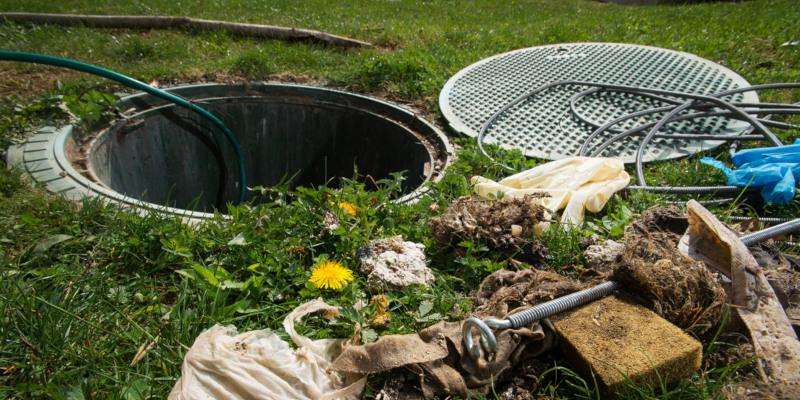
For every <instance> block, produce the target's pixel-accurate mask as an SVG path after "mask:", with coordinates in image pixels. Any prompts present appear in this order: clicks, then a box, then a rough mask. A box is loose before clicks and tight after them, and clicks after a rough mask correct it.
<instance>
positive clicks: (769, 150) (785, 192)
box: [700, 139, 800, 205]
mask: <svg viewBox="0 0 800 400" xmlns="http://www.w3.org/2000/svg"><path fill="white" fill-rule="evenodd" d="M732 159H733V165H734V166H735V167H736V170H733V169H731V168H728V167H727V166H725V164H723V163H722V162H721V161H719V160H715V159H713V158H711V157H703V159H701V160H700V162H702V163H703V164H707V165H710V166H712V167H715V168H717V169H719V170H722V172H724V173H725V175H727V176H728V185H729V186H738V187H748V186H751V187H760V188H761V197H763V198H764V200H765V201H767V202H770V203H776V204H780V205H784V204H788V203H789V202H790V201H792V199H794V195H795V186H796V185H797V180H798V179H800V139H798V140H797V141H795V144H793V145H790V146H781V147H764V148H758V149H747V150H741V151H738V152H737V153H736V154H734V155H733V157H732Z"/></svg>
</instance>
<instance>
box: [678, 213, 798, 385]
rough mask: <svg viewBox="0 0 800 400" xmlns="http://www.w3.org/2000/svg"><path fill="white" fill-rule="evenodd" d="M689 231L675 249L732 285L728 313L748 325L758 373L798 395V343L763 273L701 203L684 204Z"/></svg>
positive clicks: (767, 380)
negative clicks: (730, 305) (708, 268)
mask: <svg viewBox="0 0 800 400" xmlns="http://www.w3.org/2000/svg"><path fill="white" fill-rule="evenodd" d="M687 211H688V213H689V229H688V231H687V232H686V235H685V236H684V237H683V238H682V239H681V243H680V246H679V248H680V250H681V251H682V252H684V254H687V255H689V256H691V257H693V258H695V259H697V260H700V261H703V262H704V263H706V265H707V266H709V267H711V268H713V269H715V270H717V271H719V272H720V273H722V274H724V275H726V276H727V277H729V278H730V279H731V280H732V281H733V285H732V292H733V293H732V295H730V296H728V297H729V298H732V299H733V303H734V304H735V305H736V306H737V307H734V308H733V310H735V312H736V313H737V314H738V316H739V317H740V318H741V320H742V321H743V322H744V324H745V325H746V326H747V329H748V331H749V332H750V336H751V337H752V340H753V347H754V349H755V353H756V356H757V357H758V359H759V360H758V361H759V362H758V364H757V366H758V370H759V373H760V375H761V378H762V379H763V381H764V383H767V384H769V385H770V387H775V388H777V387H783V388H784V389H785V388H794V389H793V390H794V392H793V393H794V395H795V396H790V397H791V398H798V397H796V396H799V395H800V342H798V340H797V335H796V334H795V331H794V329H793V328H792V325H791V324H790V322H789V319H788V318H787V316H786V313H785V312H784V309H783V307H782V306H781V303H780V302H779V301H778V298H777V297H776V295H775V292H774V291H773V290H772V287H770V284H769V282H768V281H767V278H766V277H765V276H764V273H763V271H762V270H761V268H760V267H759V266H758V263H757V262H756V260H755V258H753V255H752V254H750V252H749V251H748V250H747V247H746V246H745V245H744V244H743V243H742V242H741V240H739V238H738V237H737V236H736V234H735V233H734V232H732V231H731V230H730V229H728V228H727V227H726V226H725V225H723V224H722V223H721V222H719V220H717V218H716V217H714V215H713V214H711V213H710V212H709V211H708V210H706V209H705V208H704V207H703V206H702V205H700V203H698V202H696V201H694V200H690V201H689V203H688V204H687Z"/></svg>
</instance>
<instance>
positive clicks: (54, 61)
mask: <svg viewBox="0 0 800 400" xmlns="http://www.w3.org/2000/svg"><path fill="white" fill-rule="evenodd" d="M0 60H2V61H19V62H27V63H35V64H46V65H53V66H56V67H63V68H69V69H74V70H76V71H81V72H86V73H89V74H92V75H97V76H102V77H103V78H107V79H111V80H113V81H116V82H119V83H121V84H123V85H125V86H128V87H130V88H133V89H137V90H141V91H143V92H146V93H148V94H151V95H153V96H156V97H160V98H162V99H164V100H167V101H170V102H172V103H175V104H177V105H179V106H183V107H186V108H188V109H189V110H191V111H194V112H196V113H198V114H200V115H201V116H203V117H205V118H206V119H208V120H210V121H211V122H212V123H214V125H216V126H217V127H219V128H220V129H222V131H223V132H224V133H225V137H226V138H227V139H228V142H230V144H231V145H232V146H233V149H234V151H235V152H236V158H237V161H238V164H239V181H240V182H239V185H240V188H239V189H240V190H239V201H238V203H242V202H244V196H245V191H246V188H247V186H246V178H245V171H244V155H242V148H241V147H239V142H238V141H237V140H236V138H235V137H234V136H233V133H231V131H230V129H228V127H227V126H225V124H223V123H222V121H220V120H219V119H218V118H217V117H215V116H214V115H213V114H211V113H210V112H208V111H206V110H204V109H202V108H200V107H198V106H196V105H194V104H192V103H190V102H188V101H186V100H184V99H182V98H180V97H178V96H175V95H173V94H170V93H167V92H165V91H163V90H159V89H156V88H154V87H151V86H148V85H147V84H145V83H143V82H140V81H137V80H136V79H133V78H129V77H127V76H125V75H122V74H118V73H116V72H113V71H109V70H107V69H104V68H100V67H97V66H94V65H90V64H84V63H82V62H78V61H73V60H67V59H65V58H59V57H51V56H45V55H42V54H34V53H22V52H16V51H2V50H0ZM238 203H237V204H238Z"/></svg>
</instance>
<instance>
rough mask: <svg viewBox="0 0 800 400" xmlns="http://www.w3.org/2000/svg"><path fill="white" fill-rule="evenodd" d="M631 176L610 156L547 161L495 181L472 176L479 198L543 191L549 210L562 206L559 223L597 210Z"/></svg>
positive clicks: (572, 221) (579, 219)
mask: <svg viewBox="0 0 800 400" xmlns="http://www.w3.org/2000/svg"><path fill="white" fill-rule="evenodd" d="M630 181H631V177H630V175H628V173H627V172H625V164H624V163H623V162H622V161H620V160H616V159H613V158H603V157H571V158H565V159H563V160H558V161H553V162H549V163H547V164H543V165H540V166H538V167H534V168H531V169H529V170H527V171H523V172H520V173H518V174H515V175H512V176H509V177H507V178H504V179H502V180H501V181H499V182H495V181H492V180H490V179H487V178H484V177H482V176H474V177H472V183H474V184H475V193H477V194H478V195H480V196H482V197H486V198H489V197H492V196H497V194H498V193H502V197H503V198H507V197H522V196H524V195H526V194H532V193H542V192H544V193H547V194H549V195H550V197H546V198H541V199H540V201H541V202H542V205H543V206H545V207H546V208H548V209H549V210H552V211H557V210H560V209H562V208H563V209H564V212H563V215H562V217H561V222H562V223H564V224H572V225H577V224H580V223H581V222H582V221H583V214H584V209H586V210H589V211H591V212H599V211H600V210H602V209H603V207H604V206H605V205H606V202H608V199H609V198H611V196H612V195H613V194H614V193H616V192H617V191H619V190H621V189H623V188H624V187H625V186H628V183H630Z"/></svg>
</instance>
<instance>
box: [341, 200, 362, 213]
mask: <svg viewBox="0 0 800 400" xmlns="http://www.w3.org/2000/svg"><path fill="white" fill-rule="evenodd" d="M336 207H339V208H340V209H342V210H344V213H345V214H350V215H356V214H358V207H356V206H355V204H350V203H348V202H344V201H341V202H338V203H336Z"/></svg>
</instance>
